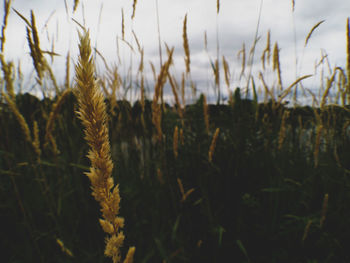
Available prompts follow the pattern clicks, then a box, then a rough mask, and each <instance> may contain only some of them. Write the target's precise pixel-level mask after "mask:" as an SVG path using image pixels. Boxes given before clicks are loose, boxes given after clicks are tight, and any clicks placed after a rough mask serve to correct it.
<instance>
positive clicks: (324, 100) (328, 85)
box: [320, 70, 337, 108]
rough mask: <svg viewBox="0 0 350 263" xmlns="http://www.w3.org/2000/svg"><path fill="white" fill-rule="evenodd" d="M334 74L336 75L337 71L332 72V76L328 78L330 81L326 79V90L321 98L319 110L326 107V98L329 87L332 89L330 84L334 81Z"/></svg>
mask: <svg viewBox="0 0 350 263" xmlns="http://www.w3.org/2000/svg"><path fill="white" fill-rule="evenodd" d="M336 73H337V70H334V73H333V74H332V76H331V78H330V79H327V86H326V90H325V91H324V93H323V96H322V99H321V105H320V107H321V108H323V107H324V106H325V105H326V99H327V97H328V94H329V90H330V89H331V87H332V83H333V82H334V80H335V75H336Z"/></svg>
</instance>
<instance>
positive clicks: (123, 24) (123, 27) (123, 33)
mask: <svg viewBox="0 0 350 263" xmlns="http://www.w3.org/2000/svg"><path fill="white" fill-rule="evenodd" d="M122 39H123V40H125V20H124V9H123V8H122Z"/></svg>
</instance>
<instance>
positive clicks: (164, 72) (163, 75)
mask: <svg viewBox="0 0 350 263" xmlns="http://www.w3.org/2000/svg"><path fill="white" fill-rule="evenodd" d="M173 53H174V48H172V49H171V51H170V53H169V57H168V61H167V62H166V63H165V64H164V65H163V66H162V67H161V70H160V73H159V75H158V79H157V82H156V85H155V88H154V95H153V101H152V123H153V124H154V125H155V126H156V129H157V133H158V141H159V142H160V141H161V140H162V135H163V133H162V127H161V120H162V116H161V115H162V114H161V106H160V105H159V103H158V101H159V99H160V98H161V94H162V89H163V86H164V84H165V82H166V79H167V76H168V73H169V67H170V65H171V63H172V57H173Z"/></svg>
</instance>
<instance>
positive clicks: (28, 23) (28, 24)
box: [12, 8, 32, 28]
mask: <svg viewBox="0 0 350 263" xmlns="http://www.w3.org/2000/svg"><path fill="white" fill-rule="evenodd" d="M12 10H13V11H15V13H16V14H17V15H18V16H19V17H20V18H22V19H23V21H24V22H26V24H27V26H28V27H29V28H30V27H32V24H31V23H30V22H29V21H28V19H27V18H25V17H24V16H23V15H22V14H21V13H20V12H18V11H17V10H16V9H14V8H12Z"/></svg>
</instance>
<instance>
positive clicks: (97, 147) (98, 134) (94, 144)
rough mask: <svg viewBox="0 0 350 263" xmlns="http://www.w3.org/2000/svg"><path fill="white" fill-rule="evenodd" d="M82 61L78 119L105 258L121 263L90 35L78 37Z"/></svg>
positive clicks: (116, 200)
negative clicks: (98, 210) (99, 216)
mask: <svg viewBox="0 0 350 263" xmlns="http://www.w3.org/2000/svg"><path fill="white" fill-rule="evenodd" d="M79 38H80V45H79V51H80V55H79V59H78V64H77V65H76V68H75V72H76V76H75V78H76V90H75V93H76V96H77V99H78V104H79V110H78V111H77V116H78V117H79V119H80V120H81V121H82V124H83V126H84V128H85V140H86V141H87V143H88V145H89V146H90V150H89V153H88V158H89V159H90V161H91V167H90V171H89V172H87V173H86V175H87V176H88V177H89V179H90V182H91V185H92V186H91V188H92V195H93V196H94V198H95V199H96V201H97V202H99V204H100V206H101V212H102V219H100V220H99V221H100V224H101V226H102V228H103V230H104V232H106V233H107V234H108V237H107V238H106V249H105V255H106V256H108V257H111V258H112V259H113V262H114V263H117V262H120V260H121V255H120V248H121V246H122V244H123V241H124V238H125V236H124V234H123V232H122V231H121V228H123V226H124V219H123V218H121V217H119V216H118V214H119V204H120V195H119V185H116V186H115V185H114V180H113V177H112V169H113V163H112V160H111V153H110V144H109V136H108V127H107V113H106V105H105V103H104V98H103V94H102V92H101V91H100V90H99V89H98V87H97V85H96V82H95V79H94V70H95V64H94V61H93V59H92V55H91V46H90V38H89V33H88V32H84V34H79ZM134 252H135V248H130V249H129V252H128V255H127V257H126V260H125V261H124V262H130V261H131V260H132V255H133V254H134Z"/></svg>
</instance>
